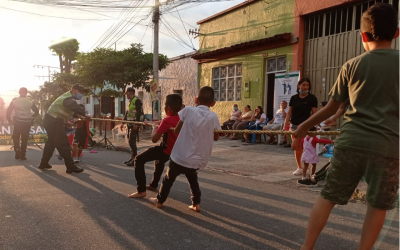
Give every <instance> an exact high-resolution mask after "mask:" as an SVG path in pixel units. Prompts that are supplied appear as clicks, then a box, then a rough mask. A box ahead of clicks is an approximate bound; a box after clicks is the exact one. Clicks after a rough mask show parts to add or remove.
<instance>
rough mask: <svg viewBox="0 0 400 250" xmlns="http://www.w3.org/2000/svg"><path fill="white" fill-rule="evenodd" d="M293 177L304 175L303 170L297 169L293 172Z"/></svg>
mask: <svg viewBox="0 0 400 250" xmlns="http://www.w3.org/2000/svg"><path fill="white" fill-rule="evenodd" d="M293 175H303V169H302V168H297V169H296V171H294V172H293Z"/></svg>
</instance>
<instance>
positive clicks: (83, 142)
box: [74, 133, 88, 149]
mask: <svg viewBox="0 0 400 250" xmlns="http://www.w3.org/2000/svg"><path fill="white" fill-rule="evenodd" d="M87 142H88V137H87V136H85V135H82V134H80V133H75V136H74V144H78V147H79V148H80V149H85V148H87Z"/></svg>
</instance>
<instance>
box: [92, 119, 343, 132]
mask: <svg viewBox="0 0 400 250" xmlns="http://www.w3.org/2000/svg"><path fill="white" fill-rule="evenodd" d="M92 120H94V121H109V122H120V123H129V124H137V125H153V124H152V123H144V122H135V121H124V120H111V119H102V118H92ZM174 129H175V128H170V130H174ZM214 133H235V134H256V135H264V134H265V135H293V134H294V131H282V130H281V131H279V130H275V131H266V130H214ZM307 134H308V135H339V134H340V131H308V133H307Z"/></svg>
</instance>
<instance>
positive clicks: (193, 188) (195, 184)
mask: <svg viewBox="0 0 400 250" xmlns="http://www.w3.org/2000/svg"><path fill="white" fill-rule="evenodd" d="M185 176H186V178H187V180H188V182H189V187H190V194H191V200H192V205H193V206H195V205H197V204H200V200H201V191H200V186H199V181H198V179H197V169H189V168H188V169H187V170H186V171H185Z"/></svg>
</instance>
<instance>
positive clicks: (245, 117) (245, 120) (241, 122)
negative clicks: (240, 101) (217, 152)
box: [231, 105, 253, 140]
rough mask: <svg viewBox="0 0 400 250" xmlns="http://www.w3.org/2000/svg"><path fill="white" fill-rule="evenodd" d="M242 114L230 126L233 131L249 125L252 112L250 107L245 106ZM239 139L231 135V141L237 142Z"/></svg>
mask: <svg viewBox="0 0 400 250" xmlns="http://www.w3.org/2000/svg"><path fill="white" fill-rule="evenodd" d="M244 112H245V113H244V114H242V116H241V117H239V118H238V119H237V120H236V121H235V123H234V124H233V126H232V129H233V130H242V129H243V128H244V127H245V126H247V125H249V122H250V121H251V118H252V117H253V111H252V110H251V107H250V105H246V106H245V107H244ZM238 139H239V138H238V137H237V136H236V134H235V133H233V134H232V135H231V140H238Z"/></svg>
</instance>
